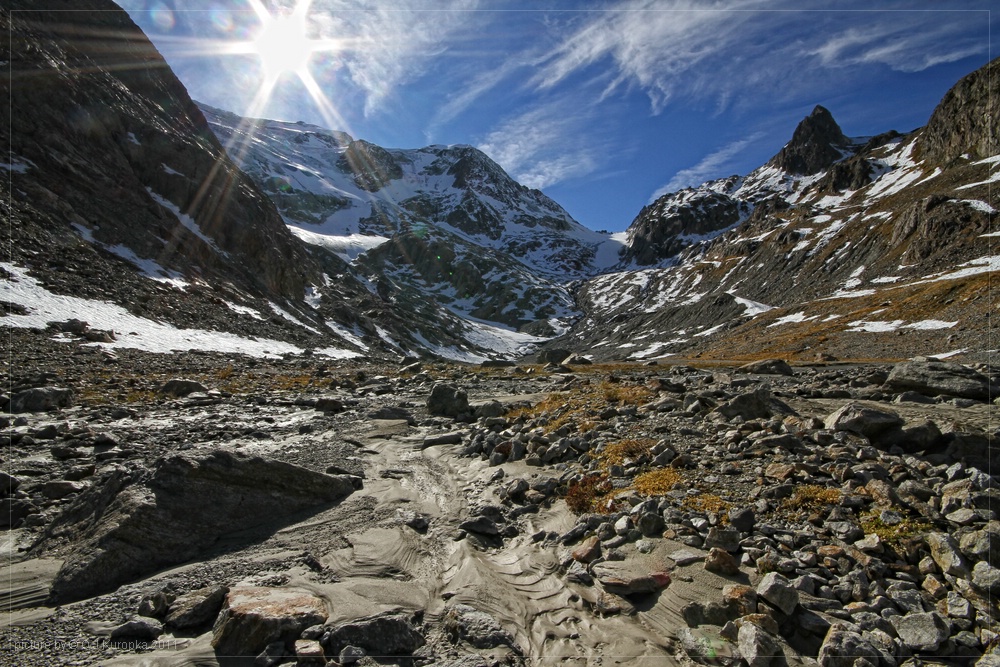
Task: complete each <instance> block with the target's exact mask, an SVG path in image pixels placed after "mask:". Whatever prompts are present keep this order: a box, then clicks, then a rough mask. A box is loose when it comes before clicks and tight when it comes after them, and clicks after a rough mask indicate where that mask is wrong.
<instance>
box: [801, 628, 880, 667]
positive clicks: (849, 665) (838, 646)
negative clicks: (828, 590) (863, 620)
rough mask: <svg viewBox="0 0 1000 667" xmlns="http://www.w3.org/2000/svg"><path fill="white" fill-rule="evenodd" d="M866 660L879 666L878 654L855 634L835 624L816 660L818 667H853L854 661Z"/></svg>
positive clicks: (863, 639)
mask: <svg viewBox="0 0 1000 667" xmlns="http://www.w3.org/2000/svg"><path fill="white" fill-rule="evenodd" d="M858 659H865V660H868V661H869V662H870V663H872V664H874V665H877V664H879V653H878V651H877V650H876V649H875V647H874V646H872V645H871V644H869V643H868V641H867V640H865V638H864V637H862V636H861V635H860V634H859V633H857V632H852V631H851V630H848V629H847V628H846V627H845V626H843V625H841V624H839V623H835V624H834V625H831V626H830V630H829V632H827V635H826V638H825V639H824V640H823V645H822V646H821V647H820V649H819V655H818V656H817V658H816V660H817V662H819V665H820V667H854V661H855V660H858Z"/></svg>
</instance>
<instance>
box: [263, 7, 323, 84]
mask: <svg viewBox="0 0 1000 667" xmlns="http://www.w3.org/2000/svg"><path fill="white" fill-rule="evenodd" d="M254 48H255V49H256V51H257V55H258V56H259V57H260V60H261V64H262V65H263V67H264V75H265V76H267V77H268V78H272V77H273V78H277V77H279V76H281V75H282V74H285V73H287V72H292V73H295V74H298V75H300V76H302V75H303V73H304V72H306V70H307V69H308V66H309V60H310V58H311V57H312V54H313V48H312V44H311V43H310V41H309V39H308V37H307V36H306V17H305V16H300V15H296V14H292V15H291V16H277V17H272V18H271V19H270V20H269V21H267V22H265V24H264V26H263V27H262V28H261V31H260V34H259V35H258V36H257V39H255V40H254Z"/></svg>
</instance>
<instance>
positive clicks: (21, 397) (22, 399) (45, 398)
mask: <svg viewBox="0 0 1000 667" xmlns="http://www.w3.org/2000/svg"><path fill="white" fill-rule="evenodd" d="M73 398H74V394H73V390H72V389H63V388H61V387H35V388H33V389H25V390H24V391H19V392H17V393H15V394H14V395H13V396H12V397H11V399H10V404H9V405H8V406H7V411H8V412H13V413H15V414H16V413H19V412H48V411H49V410H55V409H57V408H67V407H69V406H70V404H72V402H73Z"/></svg>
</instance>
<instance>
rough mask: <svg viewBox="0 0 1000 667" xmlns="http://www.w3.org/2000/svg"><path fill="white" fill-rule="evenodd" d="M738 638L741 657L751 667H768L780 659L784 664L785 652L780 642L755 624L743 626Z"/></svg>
mask: <svg viewBox="0 0 1000 667" xmlns="http://www.w3.org/2000/svg"><path fill="white" fill-rule="evenodd" d="M737 637H738V638H737V646H739V649H740V655H741V656H743V659H744V660H746V661H747V664H748V665H749V667H768V665H770V664H771V661H772V660H775V659H776V658H779V657H780V658H782V660H781V661H780V662H781V663H784V660H783V658H784V652H782V650H781V645H780V644H778V640H777V639H775V638H774V636H773V635H771V634H770V633H769V632H766V631H765V630H763V629H762V628H761V627H759V626H758V625H756V624H755V623H744V624H743V625H741V626H740V631H739V635H737Z"/></svg>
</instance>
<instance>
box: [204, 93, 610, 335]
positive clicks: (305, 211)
mask: <svg viewBox="0 0 1000 667" xmlns="http://www.w3.org/2000/svg"><path fill="white" fill-rule="evenodd" d="M203 112H204V114H205V117H206V118H207V119H208V122H209V124H210V126H211V127H212V129H213V130H214V131H215V133H216V134H217V135H218V136H219V138H220V139H221V140H222V141H223V143H224V144H225V145H226V146H227V148H228V150H229V152H230V154H231V155H232V156H233V157H234V159H235V160H237V162H238V163H239V164H240V165H241V166H242V168H243V169H244V171H245V172H246V173H247V174H249V175H250V176H251V177H252V178H253V179H254V180H255V181H256V182H257V183H258V185H260V186H261V187H262V188H263V189H264V190H265V191H267V192H268V194H269V195H270V197H271V198H272V200H273V201H274V202H275V204H276V205H277V207H278V209H279V210H280V211H281V214H282V215H283V217H284V219H285V221H286V223H288V225H289V226H290V228H291V229H292V231H293V233H295V234H296V235H298V236H299V238H301V239H302V240H304V241H305V242H307V243H310V244H313V245H316V246H320V247H325V248H328V249H332V250H334V251H335V252H337V253H338V254H340V255H341V256H344V257H345V259H348V260H349V261H354V263H355V270H356V271H358V272H359V273H360V274H362V275H364V276H365V277H366V278H367V279H369V280H371V281H373V282H377V283H378V284H379V289H380V290H381V291H380V294H382V295H383V296H384V297H385V298H391V299H405V300H413V299H427V298H431V299H433V300H434V301H436V302H437V303H439V304H441V305H442V306H444V307H445V308H448V309H449V310H451V311H453V312H456V313H459V314H461V315H462V316H466V317H470V318H473V319H479V320H487V321H490V322H495V323H499V324H502V325H505V326H507V327H514V328H522V327H527V328H528V329H529V330H532V331H536V332H540V333H549V334H551V332H553V331H554V330H559V329H560V328H561V327H564V326H565V324H566V323H567V322H568V321H569V320H570V319H573V318H574V317H575V316H577V315H579V313H578V311H576V310H575V308H574V304H573V299H572V297H571V296H570V294H569V292H568V291H567V289H566V286H565V283H566V282H567V281H569V280H574V279H582V278H587V277H590V276H592V275H594V274H595V273H597V272H599V271H600V270H602V269H604V268H606V267H608V266H610V265H612V264H614V263H616V262H617V261H618V251H619V250H620V249H621V245H620V244H619V243H617V242H615V241H613V240H611V239H610V238H609V237H608V236H607V235H604V234H598V233H596V232H593V231H591V230H589V229H586V228H585V227H583V226H581V225H580V224H578V223H577V222H576V221H575V220H573V218H572V217H571V216H570V215H569V214H568V213H567V212H566V211H565V210H563V208H562V207H560V206H559V205H558V204H556V203H555V202H554V201H552V200H551V199H549V198H548V197H546V196H545V195H544V194H542V193H541V192H540V191H538V190H531V189H529V188H527V187H525V186H523V185H521V184H519V183H517V182H516V181H514V180H513V179H512V178H510V176H508V175H507V174H506V173H505V172H504V171H503V169H502V168H501V167H500V166H499V165H497V164H496V163H495V162H493V161H492V160H491V159H490V158H489V157H487V156H486V155H485V154H484V153H482V152H481V151H479V150H477V149H475V148H473V147H471V146H428V147H425V148H419V149H411V150H400V149H386V148H382V147H380V146H377V145H375V144H372V143H369V142H366V141H363V140H355V139H353V138H352V137H350V136H349V135H347V134H345V133H343V132H337V131H331V130H327V129H324V128H320V127H317V126H314V125H307V124H305V123H286V122H280V121H270V120H251V119H244V118H241V117H239V116H236V115H234V114H231V113H228V112H225V111H221V110H218V109H213V108H211V107H204V106H203Z"/></svg>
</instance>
